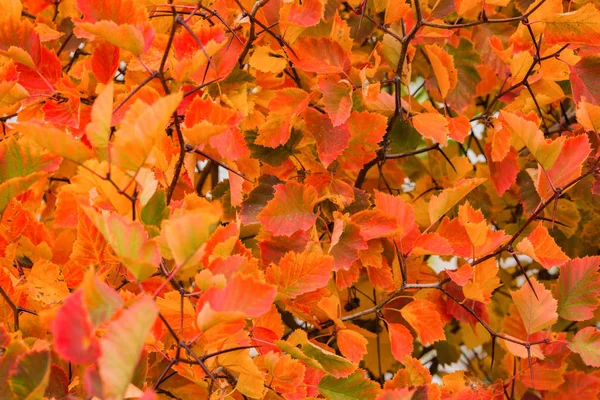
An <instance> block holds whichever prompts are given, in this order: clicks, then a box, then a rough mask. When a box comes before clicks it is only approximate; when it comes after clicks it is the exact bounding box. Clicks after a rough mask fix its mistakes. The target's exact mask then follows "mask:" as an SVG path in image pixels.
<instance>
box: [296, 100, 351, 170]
mask: <svg viewBox="0 0 600 400" xmlns="http://www.w3.org/2000/svg"><path fill="white" fill-rule="evenodd" d="M304 121H305V123H306V130H307V131H308V133H310V134H311V135H312V137H313V138H315V142H316V143H317V153H318V154H319V159H320V160H321V162H322V163H323V166H325V168H327V167H329V165H330V164H331V163H332V162H333V161H335V159H336V158H337V157H338V156H339V155H340V154H342V153H343V152H344V150H346V149H347V148H348V144H349V142H350V128H349V127H348V124H342V125H340V126H338V127H334V126H333V125H331V121H330V118H327V116H326V115H323V114H321V113H319V112H318V111H316V110H314V109H312V108H309V109H307V110H306V112H305V113H304Z"/></svg>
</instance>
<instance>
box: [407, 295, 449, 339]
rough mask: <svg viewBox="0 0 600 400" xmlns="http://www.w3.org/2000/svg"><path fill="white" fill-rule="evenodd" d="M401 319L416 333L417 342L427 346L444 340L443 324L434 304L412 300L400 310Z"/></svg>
mask: <svg viewBox="0 0 600 400" xmlns="http://www.w3.org/2000/svg"><path fill="white" fill-rule="evenodd" d="M400 314H402V317H403V318H404V319H405V320H406V321H407V322H408V323H409V324H410V326H411V327H412V328H413V329H414V330H415V331H416V332H417V335H418V337H419V341H420V342H421V344H422V345H423V346H428V345H430V344H432V343H435V342H437V341H438V340H444V339H445V338H446V334H445V333H444V323H443V322H442V318H441V316H440V314H439V312H438V311H437V310H436V307H435V304H433V303H431V302H430V301H427V300H421V299H417V300H413V301H412V302H410V303H408V304H407V305H406V306H404V307H402V309H401V310H400Z"/></svg>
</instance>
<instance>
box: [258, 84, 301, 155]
mask: <svg viewBox="0 0 600 400" xmlns="http://www.w3.org/2000/svg"><path fill="white" fill-rule="evenodd" d="M309 99H310V97H309V94H308V93H306V92H305V91H304V90H302V89H296V88H287V89H283V90H281V91H278V92H277V93H276V95H275V97H274V98H273V99H272V100H271V101H270V102H269V114H268V116H267V119H266V121H265V123H264V124H262V125H261V126H260V128H259V129H258V136H257V137H256V141H255V143H256V144H257V145H261V146H265V147H271V148H276V147H277V146H281V145H284V144H286V143H287V141H288V140H289V139H290V132H291V130H292V126H293V125H294V123H295V122H296V119H297V118H298V115H300V114H301V113H302V111H304V110H305V109H306V107H308V102H309Z"/></svg>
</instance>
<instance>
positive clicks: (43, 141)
mask: <svg viewBox="0 0 600 400" xmlns="http://www.w3.org/2000/svg"><path fill="white" fill-rule="evenodd" d="M17 129H19V130H20V131H21V132H22V133H24V134H25V135H27V137H29V138H30V139H31V140H33V141H34V142H36V143H37V144H39V145H40V146H41V147H44V148H46V149H48V150H50V151H51V152H53V153H56V154H58V155H60V156H61V157H63V158H66V159H68V160H71V161H74V162H75V163H77V164H83V163H84V162H85V161H86V160H88V159H89V158H92V157H93V154H94V153H93V152H92V150H91V149H90V148H89V147H87V146H86V145H85V144H84V143H83V142H82V141H81V140H77V139H75V138H74V137H73V136H71V135H69V134H68V133H66V132H64V131H63V130H61V129H58V128H55V127H52V126H48V125H42V124H38V123H35V122H21V123H19V124H18V125H17Z"/></svg>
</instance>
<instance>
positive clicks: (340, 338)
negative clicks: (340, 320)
mask: <svg viewBox="0 0 600 400" xmlns="http://www.w3.org/2000/svg"><path fill="white" fill-rule="evenodd" d="M368 342H369V341H368V340H367V339H365V337H364V336H363V335H361V334H360V333H358V332H356V331H353V330H350V329H342V330H340V331H339V332H338V334H337V345H338V348H339V349H340V352H341V353H342V354H343V355H344V357H346V358H347V359H348V360H350V361H352V362H353V363H356V364H358V363H359V362H360V360H362V358H363V356H364V355H365V354H366V353H367V343H368Z"/></svg>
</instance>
